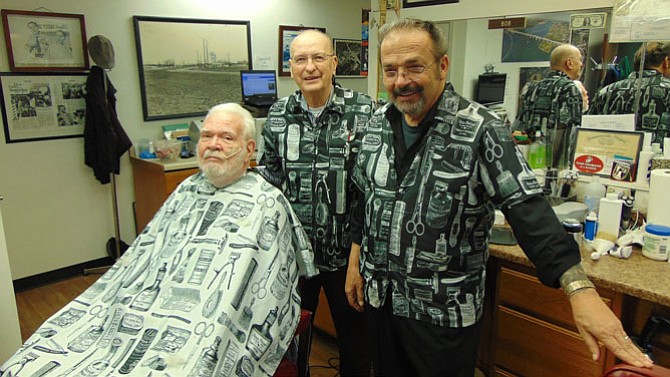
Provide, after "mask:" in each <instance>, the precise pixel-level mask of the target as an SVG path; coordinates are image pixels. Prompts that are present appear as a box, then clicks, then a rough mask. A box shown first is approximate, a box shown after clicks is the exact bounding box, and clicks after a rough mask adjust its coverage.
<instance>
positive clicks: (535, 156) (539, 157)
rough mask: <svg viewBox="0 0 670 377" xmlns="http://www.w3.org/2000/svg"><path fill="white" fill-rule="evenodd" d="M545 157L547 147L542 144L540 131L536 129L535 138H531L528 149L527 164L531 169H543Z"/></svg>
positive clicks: (545, 165) (542, 139)
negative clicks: (531, 141)
mask: <svg viewBox="0 0 670 377" xmlns="http://www.w3.org/2000/svg"><path fill="white" fill-rule="evenodd" d="M546 157H547V147H546V145H545V144H544V138H543V137H542V132H541V131H540V130H537V131H535V140H533V143H532V144H531V145H530V150H529V151H528V165H530V167H531V168H532V169H544V168H545V167H547V162H546Z"/></svg>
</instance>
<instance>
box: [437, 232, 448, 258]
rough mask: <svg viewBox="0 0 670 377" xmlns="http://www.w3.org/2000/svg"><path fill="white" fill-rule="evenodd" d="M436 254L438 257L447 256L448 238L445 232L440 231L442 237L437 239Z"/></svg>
mask: <svg viewBox="0 0 670 377" xmlns="http://www.w3.org/2000/svg"><path fill="white" fill-rule="evenodd" d="M435 256H436V257H438V258H446V257H447V239H446V238H445V237H444V233H440V239H438V240H436V241H435Z"/></svg>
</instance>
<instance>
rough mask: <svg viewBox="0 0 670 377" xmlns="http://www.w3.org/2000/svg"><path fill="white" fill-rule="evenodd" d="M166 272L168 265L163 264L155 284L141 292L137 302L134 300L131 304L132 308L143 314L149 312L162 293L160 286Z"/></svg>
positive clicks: (136, 297)
mask: <svg viewBox="0 0 670 377" xmlns="http://www.w3.org/2000/svg"><path fill="white" fill-rule="evenodd" d="M166 271H167V263H163V266H162V267H161V268H160V269H158V273H157V274H156V280H154V283H153V284H151V285H150V286H149V287H147V288H144V289H143V290H141V291H140V293H138V294H137V296H135V300H133V302H132V304H130V307H131V308H133V309H135V310H139V311H142V312H146V311H147V310H149V308H150V307H151V305H153V303H154V301H156V297H158V293H159V292H160V284H161V281H163V277H164V276H165V272H166Z"/></svg>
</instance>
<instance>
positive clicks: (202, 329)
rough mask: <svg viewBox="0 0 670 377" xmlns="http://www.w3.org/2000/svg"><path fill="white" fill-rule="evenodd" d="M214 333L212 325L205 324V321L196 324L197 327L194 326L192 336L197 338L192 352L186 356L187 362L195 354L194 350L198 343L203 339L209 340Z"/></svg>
mask: <svg viewBox="0 0 670 377" xmlns="http://www.w3.org/2000/svg"><path fill="white" fill-rule="evenodd" d="M213 332H214V324H213V323H210V324H207V322H205V321H201V322H198V324H197V325H195V329H193V334H195V336H197V337H198V340H197V341H196V343H195V347H193V351H191V354H190V355H189V356H188V358H189V360H190V359H191V357H193V354H194V353H195V350H196V349H198V346H199V345H200V342H202V340H203V339H204V338H209V336H210V335H212V333H213Z"/></svg>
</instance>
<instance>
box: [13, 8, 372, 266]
mask: <svg viewBox="0 0 670 377" xmlns="http://www.w3.org/2000/svg"><path fill="white" fill-rule="evenodd" d="M369 6H370V2H369V1H368V0H339V1H330V0H246V1H222V0H171V1H164V0H140V1H137V0H115V1H107V0H104V1H103V0H88V1H80V0H2V1H1V2H0V7H1V8H3V9H20V10H36V11H47V12H48V11H51V12H61V13H77V14H84V16H85V20H86V34H87V36H88V37H90V36H93V35H96V34H101V35H104V36H106V37H107V38H109V39H110V40H111V41H112V43H113V45H114V50H115V53H116V66H115V68H114V70H113V71H112V72H110V74H109V77H110V79H111V81H112V83H113V84H114V85H115V86H116V88H117V90H118V92H117V100H118V103H117V112H118V114H119V118H120V121H121V123H122V124H123V126H124V129H125V130H126V132H127V133H128V135H129V136H130V138H131V139H132V140H133V141H137V140H139V139H140V138H147V139H155V138H158V137H160V135H161V132H160V127H161V126H162V125H165V124H173V123H182V122H188V119H181V120H180V119H176V120H167V121H152V122H144V121H143V118H142V106H141V99H140V86H139V76H138V70H137V58H136V53H135V51H136V50H135V40H134V34H133V23H132V16H133V15H141V16H157V17H178V18H201V19H224V20H250V21H251V37H252V38H251V39H252V52H253V58H254V60H255V61H256V60H257V59H258V58H259V57H268V58H270V59H271V60H272V62H273V67H276V66H277V55H278V53H277V44H278V36H277V32H278V25H294V26H297V25H306V26H322V27H325V28H326V30H327V32H328V34H330V35H331V37H334V38H346V39H360V34H361V27H360V24H361V9H362V8H364V7H369ZM0 39H1V40H2V42H1V43H0V46H1V47H0V71H3V72H8V71H9V63H8V61H7V51H6V46H5V42H4V35H3V36H2V37H1V38H0ZM166 48H169V44H166ZM340 82H341V83H342V84H343V85H344V86H347V87H350V88H353V89H356V90H361V91H366V89H367V86H368V84H367V79H342V80H340ZM295 89H296V87H295V85H294V83H293V81H292V80H291V78H289V77H280V78H279V83H278V90H279V94H280V95H281V96H284V95H287V94H289V93H291V92H293V91H294V90H295ZM132 181H133V179H132V171H131V167H130V162H129V159H128V156H127V154H126V155H125V156H124V157H123V158H122V165H121V175H120V176H119V177H118V178H117V192H118V200H119V213H120V222H121V239H122V240H123V241H125V242H127V243H130V242H132V241H133V239H134V238H135V231H134V229H135V227H134V219H133V209H132V203H133V200H134V198H133V197H134V194H133V186H132V185H133V182H132ZM0 194H2V195H4V197H5V200H4V201H3V202H2V210H3V213H4V216H5V233H6V238H7V247H8V252H9V260H10V266H11V271H12V278H13V279H19V278H23V277H27V276H32V275H35V274H39V273H42V272H47V271H52V270H55V269H58V268H62V267H67V266H71V265H74V264H78V263H83V262H86V261H90V260H94V259H98V258H102V257H105V256H106V255H107V254H106V250H105V243H106V241H107V239H109V238H110V237H112V236H113V235H114V225H113V215H112V196H111V189H110V185H105V186H103V185H101V184H99V183H98V181H96V180H95V178H94V177H93V174H92V171H91V169H89V168H88V167H86V166H85V165H84V161H83V139H82V138H74V139H62V140H50V141H39V142H25V143H13V144H6V143H5V142H4V136H3V139H2V141H1V142H0Z"/></svg>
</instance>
